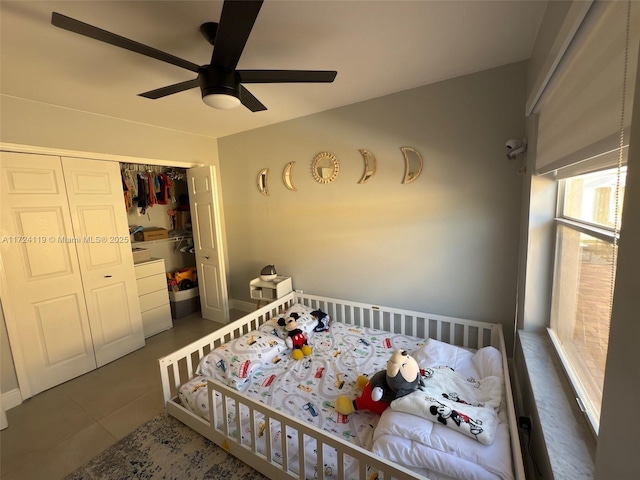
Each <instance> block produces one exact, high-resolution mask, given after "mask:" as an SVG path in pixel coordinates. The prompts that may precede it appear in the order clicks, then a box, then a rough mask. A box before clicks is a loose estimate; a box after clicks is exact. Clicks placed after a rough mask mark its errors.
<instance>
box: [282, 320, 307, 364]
mask: <svg viewBox="0 0 640 480" xmlns="http://www.w3.org/2000/svg"><path fill="white" fill-rule="evenodd" d="M298 318H300V316H299V315H298V314H297V313H292V314H291V315H290V316H289V317H287V318H282V317H281V318H279V319H278V325H280V326H281V327H284V328H285V330H286V331H287V332H288V336H287V338H286V340H285V342H286V344H287V347H289V348H292V349H293V352H291V356H292V357H293V359H294V360H300V359H301V358H302V357H306V356H308V355H311V347H310V346H309V344H308V343H307V337H306V335H305V334H304V332H303V331H302V330H300V329H299V328H298Z"/></svg>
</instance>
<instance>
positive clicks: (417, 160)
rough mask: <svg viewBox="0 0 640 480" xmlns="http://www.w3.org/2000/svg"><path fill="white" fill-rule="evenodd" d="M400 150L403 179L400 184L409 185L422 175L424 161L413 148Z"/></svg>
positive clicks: (401, 148)
mask: <svg viewBox="0 0 640 480" xmlns="http://www.w3.org/2000/svg"><path fill="white" fill-rule="evenodd" d="M400 150H401V151H402V155H403V156H404V179H403V180H402V183H403V184H406V183H411V182H413V181H414V180H415V179H416V178H418V177H419V176H420V174H421V173H422V165H423V163H424V161H423V160H422V155H420V152H419V151H418V150H416V149H415V148H413V147H400ZM412 157H413V158H412Z"/></svg>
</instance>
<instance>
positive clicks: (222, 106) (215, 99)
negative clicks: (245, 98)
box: [202, 93, 240, 110]
mask: <svg viewBox="0 0 640 480" xmlns="http://www.w3.org/2000/svg"><path fill="white" fill-rule="evenodd" d="M202 101H203V102H204V103H206V104H207V105H209V106H210V107H213V108H217V109H218V110H230V109H232V108H236V107H238V106H240V99H239V98H238V97H235V96H233V95H229V94H228V93H210V94H209V95H205V96H203V97H202Z"/></svg>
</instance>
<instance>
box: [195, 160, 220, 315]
mask: <svg viewBox="0 0 640 480" xmlns="http://www.w3.org/2000/svg"><path fill="white" fill-rule="evenodd" d="M187 179H188V185H189V203H190V205H191V224H192V226H193V243H194V246H195V254H196V266H197V268H198V285H199V288H200V308H201V309H202V317H203V318H207V319H209V320H214V321H216V322H220V323H228V322H229V295H228V293H227V278H226V270H225V265H224V251H223V243H222V225H221V219H220V208H219V203H218V192H217V184H216V176H215V168H214V167H212V166H207V167H198V168H190V169H189V170H187Z"/></svg>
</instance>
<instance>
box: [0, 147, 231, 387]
mask: <svg viewBox="0 0 640 480" xmlns="http://www.w3.org/2000/svg"><path fill="white" fill-rule="evenodd" d="M0 151H4V152H14V153H30V154H36V155H49V156H59V157H71V158H84V159H89V160H102V161H109V162H118V163H131V164H142V165H157V166H161V167H176V168H184V169H189V168H192V167H204V166H206V165H205V164H203V163H196V162H184V161H173V160H160V159H156V158H145V157H133V156H131V157H130V156H124V155H113V154H108V153H95V152H84V151H79V150H66V149H61V148H54V147H40V146H36V145H23V144H17V143H8V142H0ZM214 167H217V165H214ZM215 181H216V185H215V190H216V198H215V201H216V204H217V205H218V209H219V211H220V231H221V237H220V251H221V260H222V261H223V265H224V276H225V284H226V288H227V292H226V294H227V299H228V298H229V292H228V284H229V279H228V275H229V274H228V272H229V268H228V267H229V256H228V252H227V238H226V231H225V228H224V213H223V208H222V198H221V191H222V190H221V184H220V177H219V175H215ZM6 282H7V278H6V273H5V268H4V264H3V262H2V258H1V257H0V300H2V299H3V298H5V299H8V298H9V292H8V289H7V283H6ZM228 303H229V302H227V304H228ZM2 310H3V313H4V322H5V326H6V328H7V333H9V330H11V329H13V328H14V322H15V321H16V319H15V313H14V312H13V309H12V306H11V302H8V301H5V302H2ZM14 333H15V332H14ZM10 336H11V335H10ZM25 353H28V352H23V351H22V350H21V348H20V347H19V346H16V345H11V356H12V359H13V364H14V369H15V375H16V381H17V383H18V389H19V391H20V396H21V397H22V399H23V400H24V399H26V398H29V397H31V396H32V395H31V389H30V388H29V386H28V385H29V383H28V381H27V382H25V381H23V382H21V381H20V379H21V378H22V379H28V375H27V371H26V369H25V368H24V365H25V363H24V355H25Z"/></svg>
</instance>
